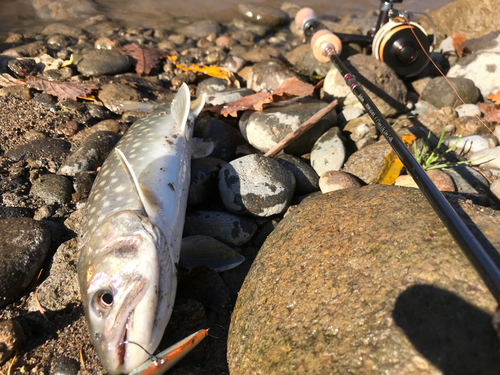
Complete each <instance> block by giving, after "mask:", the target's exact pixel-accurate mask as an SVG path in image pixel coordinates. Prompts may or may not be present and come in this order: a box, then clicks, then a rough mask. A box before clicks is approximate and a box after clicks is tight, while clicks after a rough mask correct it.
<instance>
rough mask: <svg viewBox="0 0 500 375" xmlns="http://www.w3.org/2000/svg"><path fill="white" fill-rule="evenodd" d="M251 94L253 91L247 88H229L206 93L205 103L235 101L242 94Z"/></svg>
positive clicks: (218, 103) (215, 103)
mask: <svg viewBox="0 0 500 375" xmlns="http://www.w3.org/2000/svg"><path fill="white" fill-rule="evenodd" d="M252 94H255V91H253V90H250V89H247V88H241V89H234V88H229V89H226V90H223V91H218V92H213V93H212V94H210V95H208V96H207V101H206V103H207V104H212V105H221V104H226V103H229V102H235V101H237V100H240V99H241V98H243V97H244V96H248V95H252Z"/></svg>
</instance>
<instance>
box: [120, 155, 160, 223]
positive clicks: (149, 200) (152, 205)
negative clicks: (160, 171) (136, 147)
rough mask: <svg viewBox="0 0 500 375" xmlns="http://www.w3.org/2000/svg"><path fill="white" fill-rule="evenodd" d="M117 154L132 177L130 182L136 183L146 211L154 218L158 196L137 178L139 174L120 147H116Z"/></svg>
mask: <svg viewBox="0 0 500 375" xmlns="http://www.w3.org/2000/svg"><path fill="white" fill-rule="evenodd" d="M115 152H116V155H117V156H118V159H119V160H120V163H121V165H122V167H123V169H124V170H125V172H126V173H127V176H128V177H129V179H130V182H132V184H133V185H134V188H135V191H136V192H137V196H138V197H139V200H140V201H141V204H142V206H143V207H144V212H145V213H146V215H147V216H148V217H149V218H153V217H155V216H156V214H157V212H158V202H157V201H156V197H155V196H154V194H153V193H151V192H150V191H149V190H147V189H145V188H144V187H143V186H142V185H141V184H139V181H138V180H137V176H136V175H135V173H134V170H133V169H132V166H131V165H130V163H129V162H128V160H127V158H126V157H125V155H124V154H123V152H121V151H120V150H119V149H117V148H115Z"/></svg>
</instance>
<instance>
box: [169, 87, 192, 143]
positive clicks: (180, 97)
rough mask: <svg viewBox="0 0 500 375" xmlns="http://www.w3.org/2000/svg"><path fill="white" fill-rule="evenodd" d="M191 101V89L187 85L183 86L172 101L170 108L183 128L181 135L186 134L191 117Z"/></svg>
mask: <svg viewBox="0 0 500 375" xmlns="http://www.w3.org/2000/svg"><path fill="white" fill-rule="evenodd" d="M190 101H191V96H190V94H189V89H188V87H187V85H186V84H185V83H183V84H182V86H181V88H180V89H179V92H178V93H177V95H176V96H175V98H174V100H173V101H172V105H171V107H170V112H171V113H172V116H173V117H174V119H175V121H176V122H177V123H178V124H180V126H181V133H182V134H186V123H187V119H188V116H189V110H190V108H189V102H190Z"/></svg>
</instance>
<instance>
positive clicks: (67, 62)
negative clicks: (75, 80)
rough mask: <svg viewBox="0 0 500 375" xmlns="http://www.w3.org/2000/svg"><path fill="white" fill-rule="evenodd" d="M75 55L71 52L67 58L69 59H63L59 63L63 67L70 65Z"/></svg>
mask: <svg viewBox="0 0 500 375" xmlns="http://www.w3.org/2000/svg"><path fill="white" fill-rule="evenodd" d="M74 58H75V57H74V56H73V54H71V57H70V58H69V60H67V61H64V62H63V63H62V65H61V68H64V67H65V66H70V65H71V64H73V59H74Z"/></svg>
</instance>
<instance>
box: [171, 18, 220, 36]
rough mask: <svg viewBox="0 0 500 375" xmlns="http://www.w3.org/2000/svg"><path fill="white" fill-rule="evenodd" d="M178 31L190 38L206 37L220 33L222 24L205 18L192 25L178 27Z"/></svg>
mask: <svg viewBox="0 0 500 375" xmlns="http://www.w3.org/2000/svg"><path fill="white" fill-rule="evenodd" d="M176 32H177V33H179V34H181V35H185V36H188V37H190V38H196V39H200V38H206V37H207V36H209V35H210V34H214V33H215V34H216V35H219V34H220V33H221V28H220V24H219V23H218V22H216V21H212V20H203V21H197V22H195V23H192V24H191V25H188V26H184V27H181V28H178V29H177V30H176Z"/></svg>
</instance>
